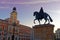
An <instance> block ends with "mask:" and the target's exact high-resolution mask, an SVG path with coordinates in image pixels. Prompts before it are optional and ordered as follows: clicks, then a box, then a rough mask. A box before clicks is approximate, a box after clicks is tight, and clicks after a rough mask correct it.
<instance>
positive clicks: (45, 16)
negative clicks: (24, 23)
mask: <svg viewBox="0 0 60 40" xmlns="http://www.w3.org/2000/svg"><path fill="white" fill-rule="evenodd" d="M33 16H35V19H34V24H35V20H38V22H39V24H40V21H41V20H42V19H44V20H45V22H44V24H46V22H47V21H48V24H50V22H53V20H52V18H51V17H50V16H49V15H48V14H47V13H46V12H44V11H43V8H42V7H41V9H40V12H37V11H35V12H34V14H33Z"/></svg>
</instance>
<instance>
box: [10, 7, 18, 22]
mask: <svg viewBox="0 0 60 40" xmlns="http://www.w3.org/2000/svg"><path fill="white" fill-rule="evenodd" d="M14 22H15V23H18V20H17V11H16V7H13V11H12V12H11V13H10V23H14Z"/></svg>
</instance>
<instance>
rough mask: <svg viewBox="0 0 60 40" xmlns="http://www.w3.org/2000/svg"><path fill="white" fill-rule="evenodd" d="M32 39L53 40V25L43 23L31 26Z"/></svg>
mask: <svg viewBox="0 0 60 40" xmlns="http://www.w3.org/2000/svg"><path fill="white" fill-rule="evenodd" d="M33 30H34V40H54V25H52V24H43V25H35V26H33Z"/></svg>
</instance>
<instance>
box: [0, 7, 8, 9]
mask: <svg viewBox="0 0 60 40" xmlns="http://www.w3.org/2000/svg"><path fill="white" fill-rule="evenodd" d="M7 8H9V7H0V9H7Z"/></svg>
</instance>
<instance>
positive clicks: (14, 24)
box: [12, 22, 16, 40]
mask: <svg viewBox="0 0 60 40" xmlns="http://www.w3.org/2000/svg"><path fill="white" fill-rule="evenodd" d="M12 25H13V35H12V40H14V33H15V26H16V23H15V22H14V23H13V24H12Z"/></svg>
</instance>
